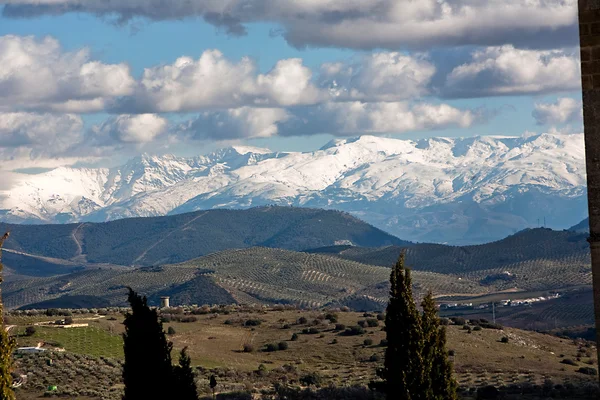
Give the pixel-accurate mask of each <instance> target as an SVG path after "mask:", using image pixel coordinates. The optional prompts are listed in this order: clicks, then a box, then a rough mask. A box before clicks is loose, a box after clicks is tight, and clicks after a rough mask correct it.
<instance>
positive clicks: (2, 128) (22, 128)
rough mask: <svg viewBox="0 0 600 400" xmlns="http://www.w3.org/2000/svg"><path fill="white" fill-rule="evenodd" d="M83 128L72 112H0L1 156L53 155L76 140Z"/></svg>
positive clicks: (79, 119)
mask: <svg viewBox="0 0 600 400" xmlns="http://www.w3.org/2000/svg"><path fill="white" fill-rule="evenodd" d="M82 130H83V121H82V120H81V118H80V117H79V116H76V115H72V114H60V115H59V114H35V113H22V112H16V113H10V112H9V113H0V151H1V154H2V156H3V158H7V157H14V156H15V155H20V156H22V155H24V154H27V155H28V156H30V157H32V158H36V157H40V156H47V157H54V156H56V155H58V154H61V153H63V152H65V151H66V150H68V149H69V148H70V147H71V146H73V145H74V144H76V143H77V142H79V141H80V140H81V138H82Z"/></svg>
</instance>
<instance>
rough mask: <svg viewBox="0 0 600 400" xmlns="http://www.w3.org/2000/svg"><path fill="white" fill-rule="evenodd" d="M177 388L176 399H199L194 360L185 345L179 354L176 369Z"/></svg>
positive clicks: (175, 391)
mask: <svg viewBox="0 0 600 400" xmlns="http://www.w3.org/2000/svg"><path fill="white" fill-rule="evenodd" d="M174 375H175V390H174V393H175V394H174V395H173V398H174V399H178V400H198V391H197V388H196V382H195V380H194V371H193V370H192V360H191V358H190V356H189V355H188V354H187V347H184V348H183V349H182V350H181V353H180V354H179V365H178V366H176V367H175V369H174Z"/></svg>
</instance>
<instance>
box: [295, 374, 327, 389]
mask: <svg viewBox="0 0 600 400" xmlns="http://www.w3.org/2000/svg"><path fill="white" fill-rule="evenodd" d="M322 381H323V379H322V378H321V375H319V374H318V373H316V372H311V373H309V374H306V375H304V376H302V377H300V383H301V384H303V385H304V386H311V385H314V386H321V382H322Z"/></svg>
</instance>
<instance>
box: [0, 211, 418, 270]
mask: <svg viewBox="0 0 600 400" xmlns="http://www.w3.org/2000/svg"><path fill="white" fill-rule="evenodd" d="M0 231H10V232H11V236H10V239H9V240H8V241H7V242H6V243H5V248H6V249H8V250H9V251H12V252H13V255H11V254H9V255H8V256H7V258H6V259H5V263H6V265H7V267H9V268H11V270H13V271H14V272H15V273H17V274H19V273H24V274H28V275H31V271H32V270H33V269H35V268H33V267H32V266H29V267H25V264H32V263H33V264H34V262H33V261H31V260H28V261H27V262H26V263H25V262H24V260H23V257H30V258H31V257H33V258H35V259H36V260H37V261H39V262H40V263H42V262H48V259H53V260H51V261H52V262H53V263H58V264H60V263H66V264H68V265H69V266H70V268H77V267H82V266H85V265H93V266H97V265H98V264H101V265H102V264H108V265H122V266H150V265H160V264H173V263H178V262H183V261H187V260H190V259H193V258H197V257H200V256H203V255H206V254H210V253H214V252H217V251H223V250H228V249H239V248H247V247H253V246H263V247H272V248H282V249H288V250H296V251H298V250H304V249H307V248H314V247H321V246H329V245H334V244H337V243H350V244H353V245H356V246H368V247H373V246H385V245H399V246H406V245H410V243H408V242H405V241H402V240H400V239H398V238H396V237H394V236H392V235H390V234H388V233H385V232H383V231H381V230H379V229H377V228H374V227H373V226H371V225H368V224H366V223H365V222H363V221H360V220H358V219H357V218H355V217H352V216H351V215H349V214H347V213H342V212H338V211H326V210H318V209H307V208H292V207H257V208H252V209H248V210H210V211H201V212H194V213H186V214H178V215H173V216H166V217H152V218H130V219H122V220H117V221H110V222H106V223H82V224H66V225H12V224H1V223H0ZM7 253H8V252H7ZM17 254H19V255H20V256H21V259H22V260H16V259H15V258H16V257H17ZM57 260H58V261H57ZM61 268H62V267H61ZM66 272H69V271H66ZM34 275H35V274H34Z"/></svg>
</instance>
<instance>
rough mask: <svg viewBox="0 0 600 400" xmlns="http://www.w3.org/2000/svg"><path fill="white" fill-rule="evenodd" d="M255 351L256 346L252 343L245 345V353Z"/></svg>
mask: <svg viewBox="0 0 600 400" xmlns="http://www.w3.org/2000/svg"><path fill="white" fill-rule="evenodd" d="M253 351H254V346H252V345H251V344H250V343H246V344H244V353H252V352H253Z"/></svg>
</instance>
